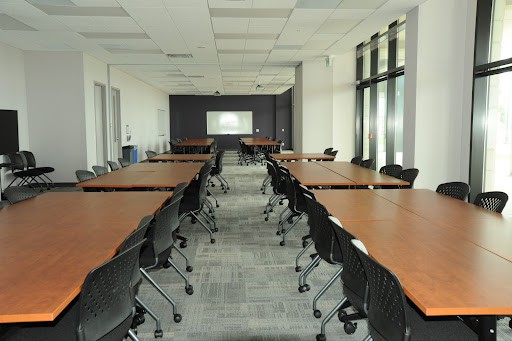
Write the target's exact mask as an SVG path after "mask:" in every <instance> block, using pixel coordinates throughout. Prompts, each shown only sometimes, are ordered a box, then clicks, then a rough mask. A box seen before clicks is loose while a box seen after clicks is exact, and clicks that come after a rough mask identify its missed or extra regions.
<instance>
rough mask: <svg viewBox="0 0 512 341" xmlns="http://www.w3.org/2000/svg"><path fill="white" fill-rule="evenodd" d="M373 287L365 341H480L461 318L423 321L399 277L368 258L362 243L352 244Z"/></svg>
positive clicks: (425, 319) (371, 287)
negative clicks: (406, 295)
mask: <svg viewBox="0 0 512 341" xmlns="http://www.w3.org/2000/svg"><path fill="white" fill-rule="evenodd" d="M352 244H353V245H354V246H355V247H356V252H357V254H358V256H359V259H360V260H361V263H362V264H363V268H364V272H365V273H366V277H367V278H368V284H369V286H370V297H371V302H370V306H369V308H368V329H369V331H370V335H368V336H367V337H366V338H365V340H371V339H373V340H376V341H377V340H404V341H408V340H412V339H414V340H451V341H455V340H461V341H462V340H465V341H466V340H477V335H476V334H475V333H474V332H473V331H472V330H471V329H470V328H469V327H467V326H466V325H465V324H464V322H462V321H460V320H458V319H457V318H453V319H452V318H446V319H432V320H430V321H429V320H428V318H426V317H423V316H422V314H421V313H419V312H417V311H416V309H415V307H412V306H411V305H410V304H409V303H408V301H407V300H406V298H405V294H404V291H403V289H402V284H401V283H400V281H399V280H398V278H397V277H396V275H395V274H394V273H393V272H391V271H390V270H389V269H387V268H385V267H384V266H382V265H381V264H380V263H378V262H377V261H375V260H374V259H373V258H371V257H369V256H368V252H367V251H366V248H365V247H364V245H363V244H362V243H361V241H359V240H357V239H355V240H352Z"/></svg>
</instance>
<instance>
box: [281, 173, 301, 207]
mask: <svg viewBox="0 0 512 341" xmlns="http://www.w3.org/2000/svg"><path fill="white" fill-rule="evenodd" d="M279 172H280V173H281V176H282V177H283V179H284V181H285V184H286V198H287V199H288V209H290V210H291V211H292V212H294V213H297V212H298V209H297V193H296V190H295V185H294V183H293V179H292V175H291V174H290V171H289V170H288V168H286V167H284V166H279Z"/></svg>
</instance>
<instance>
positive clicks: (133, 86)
mask: <svg viewBox="0 0 512 341" xmlns="http://www.w3.org/2000/svg"><path fill="white" fill-rule="evenodd" d="M110 84H111V86H113V87H114V88H117V89H119V90H120V94H121V136H122V144H123V146H124V145H137V146H138V160H139V161H141V160H144V159H145V158H146V154H145V153H144V152H145V151H146V150H154V151H156V152H164V151H166V150H168V149H169V142H168V141H169V140H170V129H169V94H167V93H165V92H163V91H160V90H158V89H156V88H154V87H152V86H150V85H148V84H146V83H144V82H141V81H139V80H138V79H135V78H133V77H132V76H130V75H128V74H126V73H124V72H122V71H120V70H118V69H116V68H114V67H112V68H111V69H110ZM158 109H163V110H165V112H166V118H167V119H166V122H165V125H166V126H167V129H166V134H165V136H158ZM126 125H128V126H129V129H130V131H131V140H130V141H127V134H126Z"/></svg>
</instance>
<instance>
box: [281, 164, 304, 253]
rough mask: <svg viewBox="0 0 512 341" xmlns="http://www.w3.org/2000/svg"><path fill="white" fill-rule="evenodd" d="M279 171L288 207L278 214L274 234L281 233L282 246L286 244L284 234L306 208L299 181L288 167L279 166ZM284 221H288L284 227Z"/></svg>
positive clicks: (298, 219)
mask: <svg viewBox="0 0 512 341" xmlns="http://www.w3.org/2000/svg"><path fill="white" fill-rule="evenodd" d="M279 171H280V173H281V176H282V177H283V178H284V180H285V183H286V198H287V199H288V207H287V208H286V209H285V210H283V212H281V215H280V216H279V223H278V224H277V232H276V234H277V235H278V236H279V235H282V237H283V240H281V242H280V243H279V245H281V246H284V245H286V235H287V234H288V233H289V232H290V231H291V230H292V229H293V228H294V227H295V226H296V225H297V223H298V222H299V221H300V220H301V219H302V217H303V216H304V214H306V209H307V208H306V201H305V199H304V195H303V193H302V189H301V187H300V183H299V182H298V181H297V180H295V179H293V178H292V175H291V174H290V171H289V170H288V168H286V167H284V166H279ZM285 213H286V215H285ZM293 218H296V219H295V221H293ZM286 222H290V226H288V228H286V229H285V228H284V224H285V223H286Z"/></svg>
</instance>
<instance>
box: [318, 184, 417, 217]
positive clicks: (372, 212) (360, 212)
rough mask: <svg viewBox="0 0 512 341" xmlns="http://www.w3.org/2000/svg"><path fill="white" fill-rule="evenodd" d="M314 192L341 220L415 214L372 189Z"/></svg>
mask: <svg viewBox="0 0 512 341" xmlns="http://www.w3.org/2000/svg"><path fill="white" fill-rule="evenodd" d="M312 192H313V193H314V194H315V198H316V200H318V202H319V203H321V204H322V205H324V206H325V208H327V211H329V213H330V214H332V215H333V216H335V217H336V218H338V219H339V220H340V221H341V222H344V221H364V220H393V219H397V217H400V216H401V215H403V214H409V215H413V213H410V212H407V211H406V210H404V209H403V208H401V207H400V206H397V205H395V204H394V203H392V202H390V201H388V200H386V199H384V198H382V197H379V196H378V195H375V194H374V193H373V192H374V191H373V190H370V189H361V190H350V189H331V190H327V191H326V190H313V191H312Z"/></svg>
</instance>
